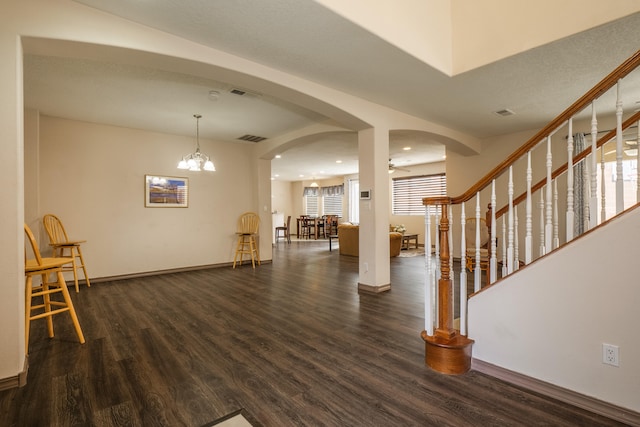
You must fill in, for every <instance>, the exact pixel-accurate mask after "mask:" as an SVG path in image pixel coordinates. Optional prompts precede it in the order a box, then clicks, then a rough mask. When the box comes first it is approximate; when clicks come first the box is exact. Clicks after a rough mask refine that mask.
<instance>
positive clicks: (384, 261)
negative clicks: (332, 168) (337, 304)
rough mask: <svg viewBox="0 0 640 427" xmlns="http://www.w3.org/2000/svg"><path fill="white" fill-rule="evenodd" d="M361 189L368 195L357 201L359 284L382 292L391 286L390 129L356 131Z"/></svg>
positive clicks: (368, 289) (369, 289)
mask: <svg viewBox="0 0 640 427" xmlns="http://www.w3.org/2000/svg"><path fill="white" fill-rule="evenodd" d="M358 155H359V176H360V190H361V191H362V190H371V193H370V194H371V198H370V199H368V200H361V201H360V250H359V252H360V256H359V258H358V263H359V280H358V288H359V289H361V290H365V291H369V292H383V291H387V290H389V289H390V288H391V283H390V280H391V275H390V263H389V203H390V197H389V174H388V173H387V171H388V169H389V166H388V164H389V129H387V128H386V127H375V128H369V129H365V130H361V131H360V132H358Z"/></svg>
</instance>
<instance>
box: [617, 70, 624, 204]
mask: <svg viewBox="0 0 640 427" xmlns="http://www.w3.org/2000/svg"><path fill="white" fill-rule="evenodd" d="M616 88H617V101H616V215H617V214H619V213H620V212H622V211H623V210H624V179H623V176H622V174H623V171H622V98H621V97H620V80H618V84H617V85H616Z"/></svg>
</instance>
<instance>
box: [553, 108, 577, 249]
mask: <svg viewBox="0 0 640 427" xmlns="http://www.w3.org/2000/svg"><path fill="white" fill-rule="evenodd" d="M557 188H558V187H557V186H556V190H557ZM566 218H567V219H566V222H565V224H566V226H565V229H566V240H567V242H570V241H571V240H573V218H574V212H573V118H571V119H569V131H568V135H567V216H566Z"/></svg>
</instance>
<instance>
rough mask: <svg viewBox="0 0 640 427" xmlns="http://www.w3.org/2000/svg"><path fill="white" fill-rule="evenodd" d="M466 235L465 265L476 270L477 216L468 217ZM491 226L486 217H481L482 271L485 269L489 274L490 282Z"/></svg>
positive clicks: (471, 269)
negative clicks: (488, 225) (489, 246)
mask: <svg viewBox="0 0 640 427" xmlns="http://www.w3.org/2000/svg"><path fill="white" fill-rule="evenodd" d="M465 237H466V246H467V250H466V258H467V261H466V265H465V267H466V268H467V270H469V271H470V272H472V273H473V272H474V270H475V268H476V262H477V260H476V218H467V221H466V224H465ZM490 238H491V237H490V235H489V228H488V227H487V222H486V220H485V219H484V218H480V239H479V245H478V246H479V249H480V266H479V267H480V271H485V272H486V275H487V283H489V248H488V245H489V239H490Z"/></svg>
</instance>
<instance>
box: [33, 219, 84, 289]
mask: <svg viewBox="0 0 640 427" xmlns="http://www.w3.org/2000/svg"><path fill="white" fill-rule="evenodd" d="M42 222H43V223H44V229H45V230H46V231H47V235H48V236H49V245H51V247H52V248H53V256H54V258H55V257H65V258H71V261H70V264H71V265H70V266H65V267H63V269H62V270H63V271H73V280H74V283H75V286H76V292H79V291H80V288H79V286H78V267H80V268H82V271H83V273H84V280H85V281H86V282H87V286H91V282H89V276H88V275H87V268H86V266H85V263H84V257H83V256H82V249H81V248H80V246H81V245H82V243H85V242H86V240H69V236H67V231H66V230H65V228H64V226H63V225H62V221H60V219H59V218H58V217H57V216H55V215H53V214H47V215H45V216H44V217H43V218H42ZM78 260H79V261H78Z"/></svg>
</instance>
